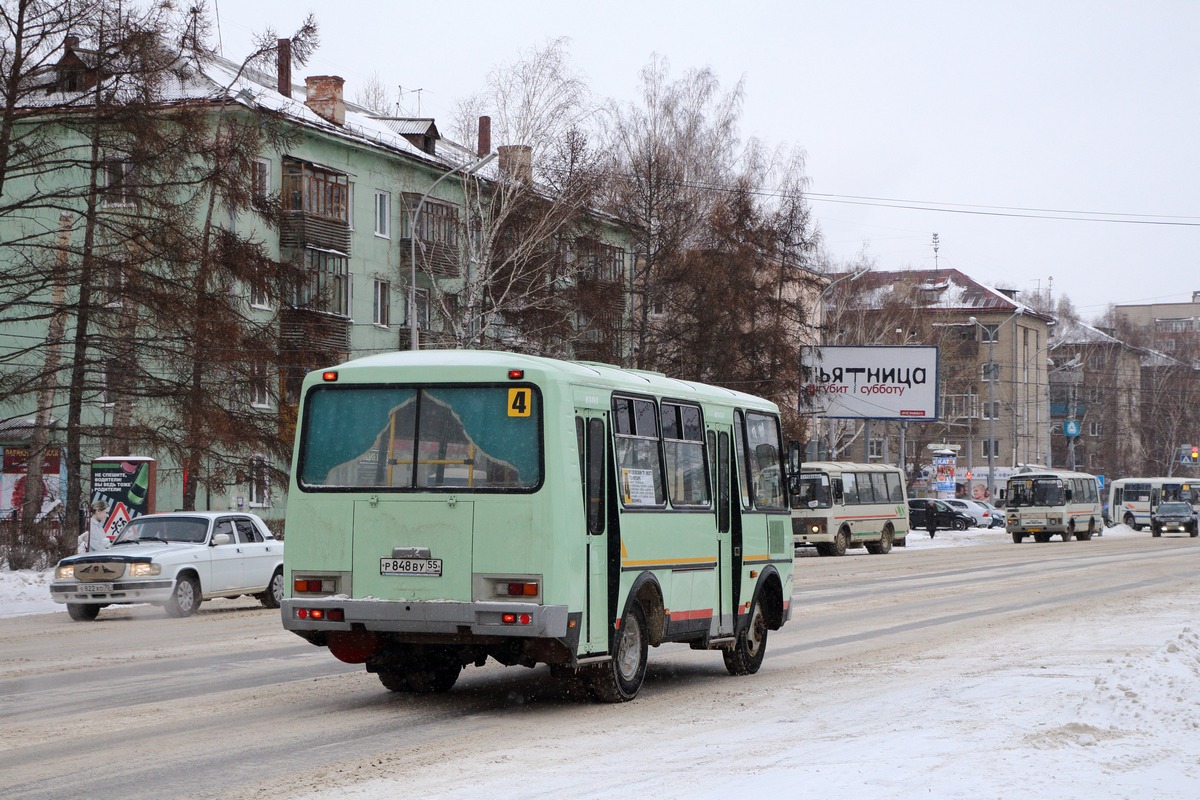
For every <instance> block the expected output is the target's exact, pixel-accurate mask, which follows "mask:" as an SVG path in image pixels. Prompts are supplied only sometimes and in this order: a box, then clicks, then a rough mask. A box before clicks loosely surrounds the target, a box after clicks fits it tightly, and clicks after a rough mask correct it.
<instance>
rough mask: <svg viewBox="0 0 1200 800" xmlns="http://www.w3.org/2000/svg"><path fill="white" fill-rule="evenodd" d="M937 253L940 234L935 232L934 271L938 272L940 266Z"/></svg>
mask: <svg viewBox="0 0 1200 800" xmlns="http://www.w3.org/2000/svg"><path fill="white" fill-rule="evenodd" d="M937 253H938V235H937V234H936V233H935V234H934V235H933V270H934V272H936V271H937V268H938V256H937Z"/></svg>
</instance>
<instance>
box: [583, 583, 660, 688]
mask: <svg viewBox="0 0 1200 800" xmlns="http://www.w3.org/2000/svg"><path fill="white" fill-rule="evenodd" d="M647 634H648V629H647V628H646V612H644V611H643V610H642V605H641V603H639V602H638V601H637V600H633V601H632V602H630V604H629V608H628V609H627V610H626V611H625V617H624V618H623V619H622V620H621V629H620V630H619V631H617V640H616V642H615V645H614V648H613V650H614V652H613V657H612V658H611V659H609V660H608V661H605V662H604V663H603V664H597V665H596V666H594V667H592V668H591V672H590V674H589V675H588V688H589V689H590V690H591V692H592V696H593V697H595V698H596V699H597V700H600V701H601V702H604V703H627V702H629V701H630V700H632V699H633V698H635V697H637V693H638V691H639V690H640V689H641V688H642V681H643V680H645V678H646V654H647V647H648V644H649V642H648V639H649V636H648V635H647Z"/></svg>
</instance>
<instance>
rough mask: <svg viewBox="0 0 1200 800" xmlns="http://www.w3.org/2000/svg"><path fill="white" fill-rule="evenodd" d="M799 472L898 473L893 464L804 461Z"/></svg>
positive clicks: (898, 469) (898, 470)
mask: <svg viewBox="0 0 1200 800" xmlns="http://www.w3.org/2000/svg"><path fill="white" fill-rule="evenodd" d="M800 469H801V471H807V472H816V471H818V470H837V471H841V472H900V468H899V467H897V466H896V465H894V464H865V463H862V462H858V461H805V462H804V463H803V464H801V465H800Z"/></svg>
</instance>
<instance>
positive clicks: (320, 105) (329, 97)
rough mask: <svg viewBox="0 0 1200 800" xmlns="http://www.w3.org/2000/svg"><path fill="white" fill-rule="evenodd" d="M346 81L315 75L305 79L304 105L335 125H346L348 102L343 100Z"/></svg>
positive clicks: (331, 76) (336, 77)
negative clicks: (343, 88)
mask: <svg viewBox="0 0 1200 800" xmlns="http://www.w3.org/2000/svg"><path fill="white" fill-rule="evenodd" d="M344 83H345V81H344V80H342V79H341V78H339V77H338V76H337V75H313V76H311V77H308V78H305V79H304V88H305V92H306V95H307V96H306V97H305V100H304V104H305V105H306V106H308V107H309V108H311V109H312V110H313V111H314V112H315V113H316V114H317V115H318V116H320V117H321V118H323V119H326V120H329V121H330V122H332V123H333V124H334V125H338V126H341V125H345V124H346V101H345V100H343V99H342V85H343V84H344Z"/></svg>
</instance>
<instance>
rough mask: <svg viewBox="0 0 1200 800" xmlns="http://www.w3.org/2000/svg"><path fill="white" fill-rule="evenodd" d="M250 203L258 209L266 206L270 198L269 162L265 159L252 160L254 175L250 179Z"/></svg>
mask: <svg viewBox="0 0 1200 800" xmlns="http://www.w3.org/2000/svg"><path fill="white" fill-rule="evenodd" d="M250 181H251V185H250V191H251V202H253V203H254V204H255V205H256V206H258V207H260V208H261V207H263V206H265V205H266V204H267V199H268V198H269V197H270V196H271V162H270V161H267V160H266V159H265V158H256V159H255V160H254V175H252V176H251V178H250Z"/></svg>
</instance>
